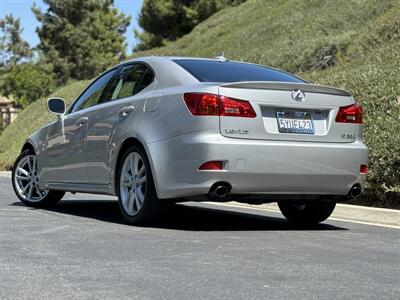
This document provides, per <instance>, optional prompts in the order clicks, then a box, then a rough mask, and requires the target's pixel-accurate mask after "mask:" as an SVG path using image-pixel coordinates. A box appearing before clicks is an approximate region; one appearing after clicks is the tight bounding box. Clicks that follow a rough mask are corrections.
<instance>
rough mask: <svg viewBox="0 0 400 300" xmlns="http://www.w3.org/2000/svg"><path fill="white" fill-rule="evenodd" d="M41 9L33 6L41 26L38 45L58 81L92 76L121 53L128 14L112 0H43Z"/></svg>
mask: <svg viewBox="0 0 400 300" xmlns="http://www.w3.org/2000/svg"><path fill="white" fill-rule="evenodd" d="M44 2H45V3H46V4H47V5H48V8H47V10H46V11H45V12H42V11H41V10H40V9H39V8H38V7H36V6H33V7H32V11H33V13H34V14H35V16H36V18H37V19H38V21H39V22H40V23H41V27H39V28H37V33H38V35H39V38H40V43H39V45H38V47H39V49H40V50H41V51H42V52H43V56H44V59H45V61H46V62H48V63H52V64H53V66H54V72H55V73H56V75H57V79H58V81H59V83H64V82H66V81H67V80H68V78H70V77H72V78H74V79H88V78H92V77H93V76H95V75H96V74H98V73H99V72H101V71H103V70H104V69H105V68H107V67H108V66H110V65H112V64H114V63H116V62H118V61H119V60H121V59H123V58H124V56H125V48H126V43H125V38H124V36H123V34H124V33H125V32H126V28H127V27H128V26H129V20H130V17H129V16H125V15H124V14H123V13H121V12H119V11H118V10H117V9H116V8H115V7H114V4H113V0H101V1H98V0H85V1H81V0H44Z"/></svg>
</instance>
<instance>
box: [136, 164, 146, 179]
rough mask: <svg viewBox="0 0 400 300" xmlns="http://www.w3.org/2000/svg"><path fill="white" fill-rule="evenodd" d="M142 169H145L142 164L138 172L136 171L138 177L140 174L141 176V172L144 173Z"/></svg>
mask: <svg viewBox="0 0 400 300" xmlns="http://www.w3.org/2000/svg"><path fill="white" fill-rule="evenodd" d="M144 171H145V167H144V164H143V165H142V167H141V168H140V170H139V172H138V174H137V175H138V176H139V177H140V176H142V175H143V174H144Z"/></svg>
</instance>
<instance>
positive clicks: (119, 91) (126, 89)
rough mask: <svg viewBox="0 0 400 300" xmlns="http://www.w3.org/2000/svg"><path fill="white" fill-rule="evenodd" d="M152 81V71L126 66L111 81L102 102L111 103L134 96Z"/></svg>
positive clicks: (137, 65)
mask: <svg viewBox="0 0 400 300" xmlns="http://www.w3.org/2000/svg"><path fill="white" fill-rule="evenodd" d="M153 79H154V75H153V71H152V70H151V69H150V68H149V67H147V66H146V65H144V64H129V65H126V66H124V67H123V68H122V70H121V71H120V73H119V74H118V75H117V76H116V77H115V78H114V79H113V81H112V82H111V84H110V86H109V88H108V89H107V92H106V93H105V95H104V97H103V100H102V101H104V102H105V101H113V100H117V99H122V98H126V97H131V96H134V95H136V94H137V93H139V92H140V91H141V90H143V89H144V88H146V87H147V86H148V85H149V84H150V83H151V82H152V81H153Z"/></svg>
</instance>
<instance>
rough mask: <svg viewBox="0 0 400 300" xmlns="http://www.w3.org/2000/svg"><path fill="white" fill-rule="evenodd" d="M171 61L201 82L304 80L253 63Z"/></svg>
mask: <svg viewBox="0 0 400 300" xmlns="http://www.w3.org/2000/svg"><path fill="white" fill-rule="evenodd" d="M173 61H174V62H175V63H177V64H178V65H179V66H181V67H182V68H184V69H185V70H186V71H188V72H189V73H190V74H192V75H193V76H194V77H196V78H197V79H198V80H199V81H201V82H239V81H281V82H305V81H303V80H301V79H299V78H297V77H295V76H293V75H290V74H288V73H285V72H281V71H278V70H274V69H271V68H267V67H264V66H260V65H254V64H247V63H239V62H230V61H224V62H220V61H217V60H202V59H174V60H173Z"/></svg>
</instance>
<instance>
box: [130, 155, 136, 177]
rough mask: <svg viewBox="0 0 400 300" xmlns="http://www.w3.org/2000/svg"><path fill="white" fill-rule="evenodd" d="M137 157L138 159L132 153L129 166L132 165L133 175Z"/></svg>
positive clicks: (133, 174)
mask: <svg viewBox="0 0 400 300" xmlns="http://www.w3.org/2000/svg"><path fill="white" fill-rule="evenodd" d="M135 159H136V156H135V155H133V154H131V160H130V161H129V167H130V170H131V174H132V176H135Z"/></svg>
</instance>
